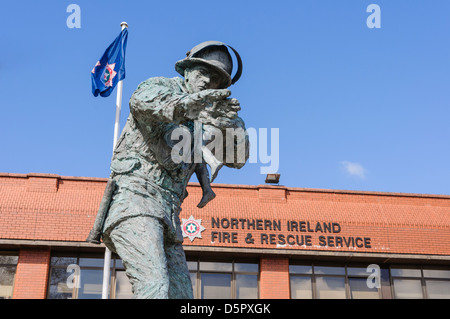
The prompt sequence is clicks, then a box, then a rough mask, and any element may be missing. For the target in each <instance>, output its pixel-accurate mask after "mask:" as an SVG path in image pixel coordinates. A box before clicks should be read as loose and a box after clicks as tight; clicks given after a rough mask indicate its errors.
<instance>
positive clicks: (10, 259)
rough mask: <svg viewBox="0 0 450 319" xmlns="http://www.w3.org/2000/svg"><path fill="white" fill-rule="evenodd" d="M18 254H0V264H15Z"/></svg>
mask: <svg viewBox="0 0 450 319" xmlns="http://www.w3.org/2000/svg"><path fill="white" fill-rule="evenodd" d="M18 260H19V257H18V256H11V255H0V265H17V261H18Z"/></svg>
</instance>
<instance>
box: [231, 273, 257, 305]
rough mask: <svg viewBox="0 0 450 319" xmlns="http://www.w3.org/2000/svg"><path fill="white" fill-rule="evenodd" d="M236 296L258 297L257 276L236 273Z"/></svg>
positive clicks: (240, 297)
mask: <svg viewBox="0 0 450 319" xmlns="http://www.w3.org/2000/svg"><path fill="white" fill-rule="evenodd" d="M236 298H237V299H256V298H258V276H257V275H240V274H237V275H236Z"/></svg>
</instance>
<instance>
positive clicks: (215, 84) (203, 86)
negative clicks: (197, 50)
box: [184, 65, 220, 93]
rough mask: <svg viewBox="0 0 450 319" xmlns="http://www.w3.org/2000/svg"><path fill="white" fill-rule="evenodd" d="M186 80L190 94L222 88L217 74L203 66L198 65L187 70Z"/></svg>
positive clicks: (185, 73)
mask: <svg viewBox="0 0 450 319" xmlns="http://www.w3.org/2000/svg"><path fill="white" fill-rule="evenodd" d="M184 79H185V80H184V82H185V83H186V87H187V89H188V91H189V92H190V93H197V92H200V91H202V90H207V89H219V88H220V79H219V77H218V76H217V75H216V73H215V72H213V71H211V70H209V69H207V68H205V67H203V66H199V65H198V66H194V67H193V68H191V69H186V70H185V71H184Z"/></svg>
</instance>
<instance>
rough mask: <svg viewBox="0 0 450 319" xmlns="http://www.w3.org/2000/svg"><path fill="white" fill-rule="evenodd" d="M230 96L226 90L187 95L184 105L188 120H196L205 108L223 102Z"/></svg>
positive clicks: (204, 91) (210, 90) (209, 90)
mask: <svg viewBox="0 0 450 319" xmlns="http://www.w3.org/2000/svg"><path fill="white" fill-rule="evenodd" d="M230 95H231V92H230V91H229V90H226V89H222V90H212V89H208V90H203V91H200V92H197V93H193V94H189V97H188V99H187V100H186V103H185V111H186V114H187V116H188V118H190V119H197V117H198V115H199V113H200V112H202V111H203V110H205V108H210V107H211V106H214V103H217V102H218V101H222V100H225V99H226V98H227V97H229V96H230Z"/></svg>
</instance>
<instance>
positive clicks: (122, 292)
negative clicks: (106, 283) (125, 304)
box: [102, 271, 133, 299]
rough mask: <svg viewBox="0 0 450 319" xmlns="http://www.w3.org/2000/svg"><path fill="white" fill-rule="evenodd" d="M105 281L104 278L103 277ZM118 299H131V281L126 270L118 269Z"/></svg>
mask: <svg viewBox="0 0 450 319" xmlns="http://www.w3.org/2000/svg"><path fill="white" fill-rule="evenodd" d="M102 281H103V278H102ZM115 298H116V299H131V298H133V292H132V291H131V283H130V280H129V279H128V277H127V275H126V273H125V271H116V297H115Z"/></svg>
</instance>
